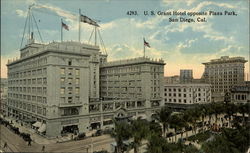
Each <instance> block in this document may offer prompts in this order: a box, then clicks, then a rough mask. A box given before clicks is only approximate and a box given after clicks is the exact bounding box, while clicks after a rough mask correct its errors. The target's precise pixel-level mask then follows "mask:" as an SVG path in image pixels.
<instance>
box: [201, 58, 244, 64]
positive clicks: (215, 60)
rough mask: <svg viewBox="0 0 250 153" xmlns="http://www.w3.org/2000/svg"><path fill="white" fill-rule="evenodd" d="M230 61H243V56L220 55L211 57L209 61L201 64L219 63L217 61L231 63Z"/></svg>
mask: <svg viewBox="0 0 250 153" xmlns="http://www.w3.org/2000/svg"><path fill="white" fill-rule="evenodd" d="M231 62H242V63H245V62H247V60H245V58H244V57H229V56H221V57H220V58H219V59H212V60H210V62H206V63H202V64H219V63H231Z"/></svg>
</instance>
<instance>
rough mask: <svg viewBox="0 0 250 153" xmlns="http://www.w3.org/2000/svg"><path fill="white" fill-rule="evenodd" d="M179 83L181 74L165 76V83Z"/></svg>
mask: <svg viewBox="0 0 250 153" xmlns="http://www.w3.org/2000/svg"><path fill="white" fill-rule="evenodd" d="M177 83H180V76H179V75H174V76H169V77H164V84H177Z"/></svg>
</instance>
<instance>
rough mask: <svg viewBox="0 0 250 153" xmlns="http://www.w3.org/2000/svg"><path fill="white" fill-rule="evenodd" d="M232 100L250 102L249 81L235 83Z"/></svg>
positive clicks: (234, 101)
mask: <svg viewBox="0 0 250 153" xmlns="http://www.w3.org/2000/svg"><path fill="white" fill-rule="evenodd" d="M230 94H231V102H233V103H247V102H250V84H249V81H248V82H247V81H246V82H245V83H243V84H241V85H235V86H233V87H232V89H231V92H230Z"/></svg>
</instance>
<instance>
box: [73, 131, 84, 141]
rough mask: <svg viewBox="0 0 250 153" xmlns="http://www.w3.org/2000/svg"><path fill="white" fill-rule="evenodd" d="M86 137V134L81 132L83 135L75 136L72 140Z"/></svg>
mask: <svg viewBox="0 0 250 153" xmlns="http://www.w3.org/2000/svg"><path fill="white" fill-rule="evenodd" d="M85 137H86V134H85V133H84V132H83V133H79V134H78V135H77V137H75V138H74V140H82V139H84V138H85Z"/></svg>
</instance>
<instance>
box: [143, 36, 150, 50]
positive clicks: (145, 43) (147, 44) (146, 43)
mask: <svg viewBox="0 0 250 153" xmlns="http://www.w3.org/2000/svg"><path fill="white" fill-rule="evenodd" d="M143 40H144V46H147V47H149V48H150V45H149V43H148V42H146V40H145V39H144V38H143Z"/></svg>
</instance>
